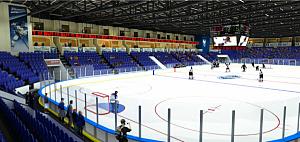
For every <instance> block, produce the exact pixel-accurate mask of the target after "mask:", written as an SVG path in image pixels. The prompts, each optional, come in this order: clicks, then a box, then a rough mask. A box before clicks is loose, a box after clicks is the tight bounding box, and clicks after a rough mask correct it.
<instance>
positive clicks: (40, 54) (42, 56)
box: [19, 52, 58, 60]
mask: <svg viewBox="0 0 300 142" xmlns="http://www.w3.org/2000/svg"><path fill="white" fill-rule="evenodd" d="M19 57H20V59H21V60H25V59H27V58H36V59H57V58H58V56H57V54H56V53H49V52H21V53H19Z"/></svg>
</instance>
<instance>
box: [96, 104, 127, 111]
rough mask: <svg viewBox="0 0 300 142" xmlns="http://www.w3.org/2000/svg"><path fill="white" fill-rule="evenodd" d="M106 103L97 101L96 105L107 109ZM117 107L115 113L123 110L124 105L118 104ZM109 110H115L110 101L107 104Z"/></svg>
mask: <svg viewBox="0 0 300 142" xmlns="http://www.w3.org/2000/svg"><path fill="white" fill-rule="evenodd" d="M107 105H108V104H107V103H98V107H99V108H101V109H104V110H107V109H108V108H107ZM117 108H118V110H117V113H120V112H123V111H124V110H125V106H124V105H122V104H118V107H117ZM107 111H108V110H107ZM109 112H115V108H114V105H113V104H111V103H110V104H109Z"/></svg>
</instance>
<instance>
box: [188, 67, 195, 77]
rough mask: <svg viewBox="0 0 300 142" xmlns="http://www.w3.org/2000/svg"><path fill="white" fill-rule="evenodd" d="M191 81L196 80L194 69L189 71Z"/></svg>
mask: <svg viewBox="0 0 300 142" xmlns="http://www.w3.org/2000/svg"><path fill="white" fill-rule="evenodd" d="M189 79H194V73H193V67H191V69H190V71H189Z"/></svg>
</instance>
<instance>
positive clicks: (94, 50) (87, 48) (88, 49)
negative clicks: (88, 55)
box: [83, 47, 96, 52]
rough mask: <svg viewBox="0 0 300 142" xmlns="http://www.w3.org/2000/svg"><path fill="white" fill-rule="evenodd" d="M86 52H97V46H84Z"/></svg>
mask: <svg viewBox="0 0 300 142" xmlns="http://www.w3.org/2000/svg"><path fill="white" fill-rule="evenodd" d="M83 51H84V52H96V47H83Z"/></svg>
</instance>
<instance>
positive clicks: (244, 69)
mask: <svg viewBox="0 0 300 142" xmlns="http://www.w3.org/2000/svg"><path fill="white" fill-rule="evenodd" d="M241 68H242V69H243V72H246V69H247V66H246V65H245V63H244V64H243V65H242V67H241Z"/></svg>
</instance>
